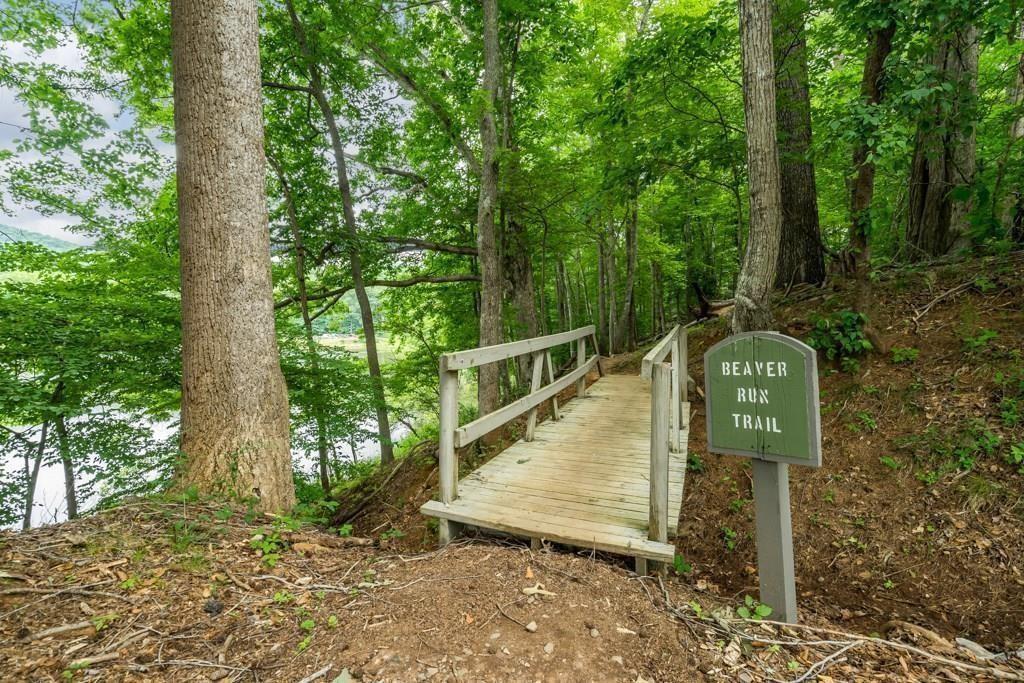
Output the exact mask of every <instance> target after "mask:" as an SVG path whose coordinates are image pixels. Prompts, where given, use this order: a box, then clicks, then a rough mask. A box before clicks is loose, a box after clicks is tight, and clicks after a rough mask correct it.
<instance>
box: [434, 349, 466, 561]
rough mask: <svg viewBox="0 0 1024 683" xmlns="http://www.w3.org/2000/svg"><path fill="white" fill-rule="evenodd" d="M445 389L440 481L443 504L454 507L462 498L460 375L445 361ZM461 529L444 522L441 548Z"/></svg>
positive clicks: (442, 379) (442, 377) (440, 528)
mask: <svg viewBox="0 0 1024 683" xmlns="http://www.w3.org/2000/svg"><path fill="white" fill-rule="evenodd" d="M439 379H440V389H441V392H440V393H441V412H440V422H441V424H440V429H439V431H440V434H439V437H438V441H439V446H440V448H439V453H438V461H439V469H440V472H439V478H440V488H441V502H442V503H444V504H445V505H450V504H451V503H453V502H455V499H456V498H458V497H459V460H458V456H456V454H455V430H456V429H457V428H458V426H459V372H458V370H448V369H447V367H445V359H444V357H442V358H441V369H440V372H439ZM460 526H461V525H459V524H458V523H456V522H452V521H449V520H447V519H441V520H440V524H439V526H438V537H439V541H440V543H441V545H446V544H448V543H449V542H450V541H451V540H452V539H453V538H455V537H456V536H458V534H459V530H460Z"/></svg>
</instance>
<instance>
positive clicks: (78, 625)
mask: <svg viewBox="0 0 1024 683" xmlns="http://www.w3.org/2000/svg"><path fill="white" fill-rule="evenodd" d="M86 628H91V629H95V628H96V626H95V625H94V624H93V623H92V622H91V621H78V622H75V623H74V624H63V625H61V626H53V627H51V628H44V629H43V630H42V631H37V632H35V633H32V634H30V635H28V636H26V637H25V640H26V641H33V640H40V639H42V638H47V637H49V636H58V635H60V634H61V633H71V632H73V631H81V630H82V629H86Z"/></svg>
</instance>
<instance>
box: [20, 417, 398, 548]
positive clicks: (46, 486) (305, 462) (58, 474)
mask: <svg viewBox="0 0 1024 683" xmlns="http://www.w3.org/2000/svg"><path fill="white" fill-rule="evenodd" d="M176 424H177V420H176V419H175V420H173V421H168V422H161V423H153V424H152V425H151V426H152V429H153V434H154V436H155V437H157V438H158V439H166V438H168V437H170V436H172V435H173V434H174V430H175V429H176V426H175V425H176ZM367 429H368V430H369V429H373V430H376V424H375V423H374V424H370V425H367ZM407 434H409V428H408V427H406V426H405V425H404V424H401V423H399V424H398V425H393V426H392V430H391V438H392V440H393V441H395V442H397V441H398V440H400V439H402V438H404V437H405V436H406V435H407ZM340 450H341V451H342V452H344V453H345V454H346V455H348V454H350V453H351V449H350V448H349V447H348V446H347V445H345V446H343V447H341V448H340ZM356 454H357V457H358V459H359V460H370V459H375V458H379V457H380V446H379V444H378V441H377V439H373V438H370V439H365V440H363V441H361V442H359V443H358V444H356ZM292 458H293V461H294V462H295V464H296V466H297V467H298V468H299V469H301V470H302V471H304V472H313V471H315V469H316V467H315V466H316V462H315V461H314V459H313V458H308V457H306V456H305V454H302V453H293V454H292ZM24 466H25V461H24V460H23V459H22V458H21V457H19V458H16V459H13V460H12V461H8V462H7V463H6V466H5V469H6V470H7V471H8V472H16V471H20V470H23V469H24ZM96 501H97V497H96V496H93V497H91V498H88V499H85V500H80V501H79V503H78V506H79V509H81V510H82V511H88V510H90V509H91V508H92V507H93V506H94V505H95V504H96ZM22 505H24V503H22ZM67 517H68V511H67V504H66V501H65V500H64V468H63V467H61V465H60V463H56V464H52V465H43V466H42V467H40V468H39V481H38V483H37V484H36V495H35V504H34V506H33V508H32V526H33V527H37V526H42V525H44V524H56V523H58V522H63V521H65V520H66V519H67ZM8 528H11V529H20V528H21V523H20V522H19V523H18V524H15V525H12V526H10V527H8Z"/></svg>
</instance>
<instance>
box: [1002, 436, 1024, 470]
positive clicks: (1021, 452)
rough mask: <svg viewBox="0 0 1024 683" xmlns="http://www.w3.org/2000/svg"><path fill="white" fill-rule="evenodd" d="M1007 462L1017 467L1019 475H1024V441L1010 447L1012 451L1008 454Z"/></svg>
mask: <svg viewBox="0 0 1024 683" xmlns="http://www.w3.org/2000/svg"><path fill="white" fill-rule="evenodd" d="M1006 462H1007V464H1009V465H1010V466H1012V467H1016V468H1017V473H1018V474H1024V441H1021V442H1020V443H1015V444H1013V445H1012V446H1010V450H1009V451H1008V452H1007V453H1006Z"/></svg>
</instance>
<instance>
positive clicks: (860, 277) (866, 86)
mask: <svg viewBox="0 0 1024 683" xmlns="http://www.w3.org/2000/svg"><path fill="white" fill-rule="evenodd" d="M895 33H896V24H895V23H890V24H889V25H888V26H885V27H883V28H878V29H875V31H874V32H872V34H871V38H870V40H871V44H870V45H869V46H868V54H867V56H866V57H865V58H864V74H863V76H862V78H861V84H860V96H861V100H862V101H863V102H864V104H866V105H868V106H874V105H877V104H879V103H880V102H881V101H882V98H883V97H884V96H885V80H884V73H885V60H886V59H888V58H889V53H891V52H892V39H893V36H894V35H895ZM870 152H871V148H870V147H869V146H868V143H867V140H860V141H858V143H857V145H856V147H854V150H853V168H854V171H855V173H856V175H855V176H854V180H853V185H852V187H851V188H850V245H849V248H848V251H847V254H848V258H847V263H846V269H847V271H849V272H850V273H851V274H852V275H853V276H854V279H855V283H856V293H855V296H854V309H855V310H857V311H859V312H861V313H863V314H865V315H867V311H868V309H869V307H870V304H871V282H870V280H869V279H868V271H869V270H870V268H871V203H872V201H873V200H874V196H875V162H874V161H872V160H871V158H870Z"/></svg>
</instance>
